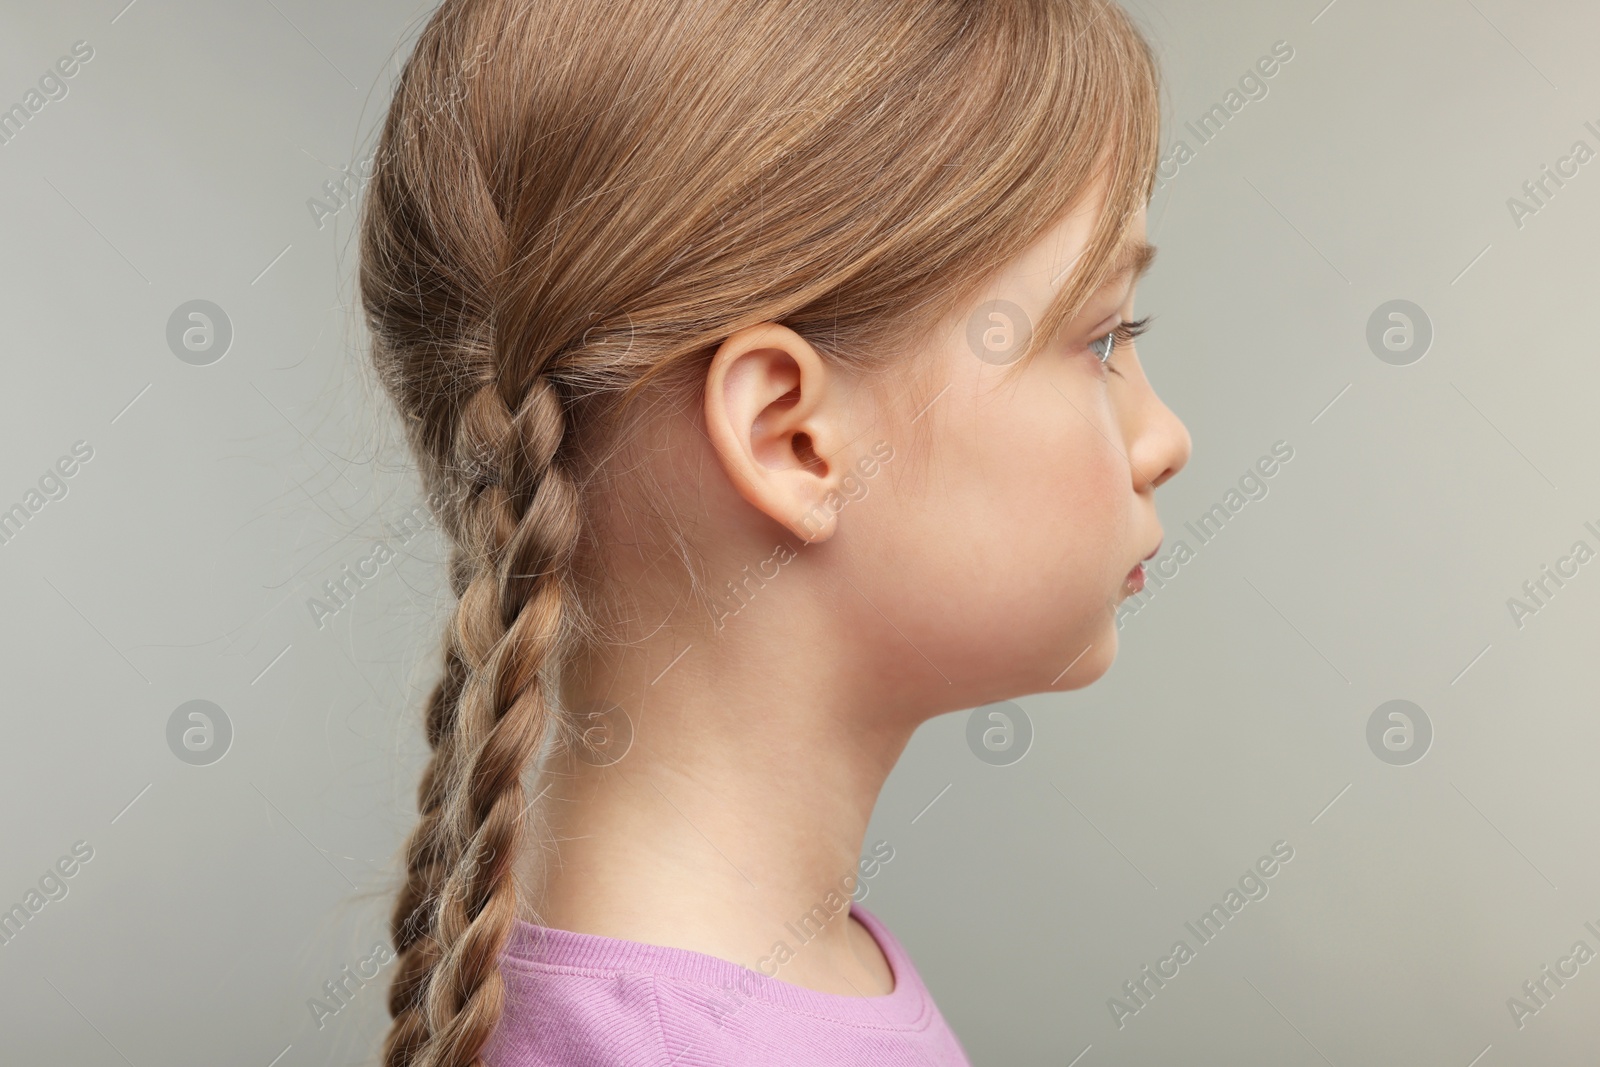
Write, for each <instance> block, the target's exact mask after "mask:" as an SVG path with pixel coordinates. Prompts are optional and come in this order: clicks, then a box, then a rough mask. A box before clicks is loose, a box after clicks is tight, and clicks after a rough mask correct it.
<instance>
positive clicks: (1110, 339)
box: [1089, 315, 1150, 365]
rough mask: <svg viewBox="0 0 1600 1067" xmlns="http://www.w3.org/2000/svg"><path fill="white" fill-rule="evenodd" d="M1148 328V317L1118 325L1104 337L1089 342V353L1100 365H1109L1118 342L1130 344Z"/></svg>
mask: <svg viewBox="0 0 1600 1067" xmlns="http://www.w3.org/2000/svg"><path fill="white" fill-rule="evenodd" d="M1149 328H1150V316H1149V315H1146V316H1145V317H1144V318H1142V319H1137V320H1135V321H1133V322H1123V323H1118V324H1117V327H1116V329H1114V330H1112V331H1110V332H1109V333H1107V334H1106V335H1105V336H1104V337H1100V338H1096V339H1095V340H1093V341H1090V342H1089V351H1091V352H1093V353H1094V354H1095V358H1096V359H1098V360H1099V361H1100V362H1101V364H1103V365H1104V364H1109V363H1110V362H1111V353H1112V352H1113V351H1115V349H1116V347H1117V343H1118V342H1119V341H1120V342H1121V343H1122V344H1131V343H1132V342H1133V339H1134V338H1135V337H1138V336H1139V335H1140V334H1142V333H1144V332H1145V331H1146V330H1148V329H1149Z"/></svg>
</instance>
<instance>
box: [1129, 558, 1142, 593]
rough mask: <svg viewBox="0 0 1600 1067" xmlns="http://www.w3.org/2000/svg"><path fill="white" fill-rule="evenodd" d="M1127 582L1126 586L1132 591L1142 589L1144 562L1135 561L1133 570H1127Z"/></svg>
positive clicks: (1136, 591)
mask: <svg viewBox="0 0 1600 1067" xmlns="http://www.w3.org/2000/svg"><path fill="white" fill-rule="evenodd" d="M1127 583H1128V588H1129V589H1131V590H1133V592H1135V593H1138V592H1141V591H1143V589H1144V564H1143V563H1135V564H1134V565H1133V570H1131V571H1129V572H1128V578H1127Z"/></svg>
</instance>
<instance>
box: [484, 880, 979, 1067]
mask: <svg viewBox="0 0 1600 1067" xmlns="http://www.w3.org/2000/svg"><path fill="white" fill-rule="evenodd" d="M850 911H851V914H853V915H854V916H855V917H856V918H857V919H859V920H860V921H861V925H862V926H864V927H866V929H867V931H868V932H869V933H871V934H872V937H873V939H874V940H876V941H877V943H878V947H879V948H880V949H882V950H883V955H884V957H885V958H886V959H887V960H888V961H889V967H890V969H891V970H892V971H893V972H894V991H893V992H892V993H889V994H887V995H885V996H881V997H851V996H840V995H838V994H835V993H822V992H819V991H817V990H813V989H805V988H803V987H801V986H797V985H791V984H790V983H788V982H784V981H782V980H780V979H777V978H768V977H767V976H765V975H763V974H760V973H759V972H757V971H752V970H750V969H749V968H748V967H741V966H740V965H738V964H737V963H731V962H729V961H727V960H723V959H718V958H717V957H715V956H708V955H706V954H704V953H701V952H691V951H689V950H688V949H681V948H665V947H663V946H660V945H647V944H643V943H642V942H638V941H622V940H618V939H617V938H612V937H601V936H599V935H597V934H578V933H573V932H571V931H569V930H554V929H551V928H549V927H544V926H535V925H533V924H531V923H527V922H521V921H519V922H518V923H517V925H516V927H515V929H514V930H513V931H512V934H511V939H510V941H509V942H508V943H507V945H506V950H505V952H504V954H503V955H502V956H501V973H502V974H503V975H504V976H505V985H506V1001H505V1013H504V1014H503V1015H502V1016H501V1019H500V1026H499V1028H498V1029H497V1030H496V1031H495V1033H494V1036H493V1037H492V1038H491V1039H490V1042H489V1044H488V1046H487V1047H486V1048H485V1049H484V1061H485V1062H486V1063H487V1064H489V1067H556V1065H560V1067H644V1065H649V1067H669V1065H670V1067H733V1065H737V1067H780V1065H781V1067H858V1065H859V1067H868V1065H870V1067H970V1063H969V1061H968V1060H967V1057H966V1054H965V1053H964V1052H963V1051H962V1049H961V1043H960V1042H959V1041H957V1040H956V1036H955V1034H954V1033H952V1032H951V1030H950V1027H949V1026H948V1025H947V1024H946V1023H945V1021H944V1016H942V1015H940V1014H939V1009H938V1007H937V1006H935V1004H934V1003H933V997H932V996H930V995H929V993H928V990H927V987H926V986H924V985H923V984H922V979H921V978H920V977H918V976H917V971H916V968H915V967H913V966H912V965H911V959H910V957H908V956H907V955H906V953H905V949H903V948H901V947H900V942H898V941H896V940H895V939H894V937H893V935H891V934H890V933H889V931H888V930H886V929H884V927H883V924H882V923H880V922H879V921H878V920H877V919H876V918H875V917H874V916H873V915H871V914H870V913H869V912H868V911H866V909H864V908H862V907H861V905H859V904H854V905H852V906H851V909H850Z"/></svg>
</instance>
